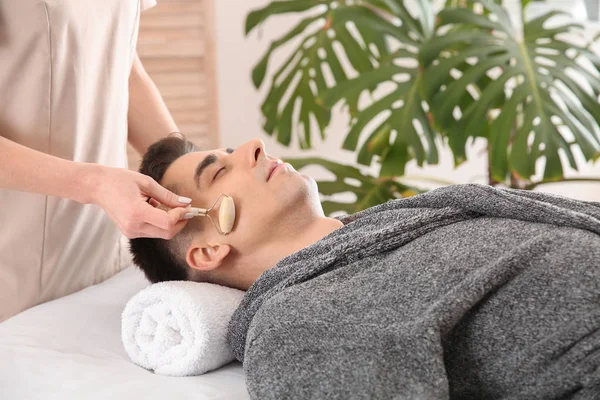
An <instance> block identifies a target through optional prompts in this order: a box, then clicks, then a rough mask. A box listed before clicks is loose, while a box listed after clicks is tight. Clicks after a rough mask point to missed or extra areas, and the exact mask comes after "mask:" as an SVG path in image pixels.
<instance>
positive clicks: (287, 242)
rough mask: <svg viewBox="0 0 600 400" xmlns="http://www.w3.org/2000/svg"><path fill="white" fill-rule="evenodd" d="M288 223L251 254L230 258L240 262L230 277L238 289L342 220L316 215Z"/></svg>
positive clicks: (246, 288) (248, 284) (340, 224)
mask: <svg viewBox="0 0 600 400" xmlns="http://www.w3.org/2000/svg"><path fill="white" fill-rule="evenodd" d="M287 226H293V227H294V228H293V229H287V230H285V231H284V232H277V235H276V237H275V238H274V240H272V241H270V243H269V244H268V245H266V246H262V247H261V248H260V249H258V250H257V251H255V252H254V253H252V254H249V255H244V256H243V260H242V259H238V260H235V261H233V262H234V265H237V266H239V268H235V269H236V271H235V272H236V273H235V275H236V276H235V277H232V278H233V280H234V281H236V285H235V286H236V287H237V288H238V289H241V290H248V288H249V287H250V286H252V284H253V283H254V282H255V281H256V280H257V279H258V277H259V276H260V275H261V274H262V273H263V272H265V271H266V270H268V269H271V268H273V267H274V266H275V264H277V263H278V262H279V261H280V260H282V259H283V258H285V257H287V256H289V255H291V254H294V253H296V252H298V251H300V250H302V249H303V248H305V247H308V246H310V245H311V244H313V243H315V242H317V241H319V240H320V239H322V238H324V237H325V236H327V235H329V234H330V233H331V232H333V231H335V230H336V229H339V228H341V227H342V226H344V224H343V223H342V222H341V221H338V220H337V219H334V218H328V217H324V216H319V217H317V218H315V219H313V220H311V221H309V222H306V221H305V222H304V223H303V224H300V223H298V224H287Z"/></svg>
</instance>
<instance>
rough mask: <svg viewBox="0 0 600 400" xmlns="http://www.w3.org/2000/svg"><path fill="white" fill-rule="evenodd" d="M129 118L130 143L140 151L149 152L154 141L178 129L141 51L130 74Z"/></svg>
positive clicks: (136, 56)
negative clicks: (145, 64) (142, 59)
mask: <svg viewBox="0 0 600 400" xmlns="http://www.w3.org/2000/svg"><path fill="white" fill-rule="evenodd" d="M127 120H128V124H129V132H128V134H129V142H130V143H131V145H132V146H133V147H134V148H135V149H136V150H137V151H138V152H139V153H140V154H145V153H146V150H147V149H148V147H149V146H150V145H151V144H152V143H154V142H156V141H157V140H159V139H162V138H163V137H165V136H167V135H168V134H169V133H171V132H176V131H177V125H176V124H175V121H173V117H172V116H171V114H170V113H169V110H168V109H167V106H166V105H165V102H164V101H163V99H162V97H161V95H160V92H159V91H158V88H157V87H156V85H155V84H154V82H153V81H152V79H151V78H150V76H148V73H147V72H146V70H145V69H144V66H143V65H142V62H141V60H140V58H139V56H138V55H137V53H136V54H135V59H134V60H133V66H132V67H131V73H130V75H129V113H128V115H127Z"/></svg>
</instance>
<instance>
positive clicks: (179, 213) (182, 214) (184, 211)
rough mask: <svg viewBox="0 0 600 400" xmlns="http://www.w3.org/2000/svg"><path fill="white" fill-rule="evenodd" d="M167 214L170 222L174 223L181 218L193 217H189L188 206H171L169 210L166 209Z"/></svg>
mask: <svg viewBox="0 0 600 400" xmlns="http://www.w3.org/2000/svg"><path fill="white" fill-rule="evenodd" d="M167 214H168V215H169V221H171V224H175V223H177V221H179V220H182V219H190V218H193V217H191V212H190V208H189V207H177V208H172V209H170V210H169V211H167ZM186 215H188V216H189V217H186Z"/></svg>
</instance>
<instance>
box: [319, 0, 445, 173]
mask: <svg viewBox="0 0 600 400" xmlns="http://www.w3.org/2000/svg"><path fill="white" fill-rule="evenodd" d="M416 5H417V6H418V7H417V8H418V13H416V14H417V16H413V15H412V14H411V13H410V12H409V11H408V10H407V8H406V7H405V6H404V2H403V1H391V0H390V1H385V6H386V7H387V8H384V7H383V6H382V8H381V9H380V11H381V12H380V13H379V18H380V19H381V20H383V21H386V23H390V22H388V21H393V20H394V18H395V19H396V20H397V21H398V22H397V25H398V26H397V28H396V29H393V30H392V29H378V28H377V27H376V26H375V27H374V29H375V30H376V32H378V34H379V35H381V36H383V37H385V38H386V40H387V41H391V42H393V43H396V44H397V46H396V47H397V49H395V50H394V51H393V52H392V53H391V54H389V55H387V56H384V57H381V58H380V60H379V63H378V65H377V67H376V68H375V69H373V70H371V71H367V72H365V73H362V74H361V75H360V76H358V77H356V78H354V79H351V80H348V81H346V82H342V83H339V84H337V85H336V86H335V87H334V88H331V89H330V90H328V91H326V92H325V93H324V94H323V95H322V101H323V104H325V105H326V106H328V107H332V106H333V105H334V104H336V103H337V102H338V101H340V100H342V99H343V100H345V101H346V102H349V101H352V100H353V99H355V98H357V97H358V96H360V94H361V93H362V92H364V91H365V90H370V89H371V88H373V87H376V86H377V85H380V84H387V85H392V86H393V87H394V89H393V90H392V91H390V92H389V93H388V94H386V95H383V96H381V97H380V98H378V99H376V100H375V101H373V102H371V103H369V104H368V105H367V106H365V107H364V108H362V109H361V110H360V111H359V113H358V114H357V115H356V117H355V118H353V119H352V121H351V124H352V128H351V129H350V132H349V133H348V136H347V137H346V140H345V141H344V144H343V148H344V149H347V150H352V151H355V150H356V148H357V146H358V142H359V140H360V138H361V136H362V135H368V137H367V138H366V140H364V141H363V145H362V147H361V149H360V150H359V152H358V158H357V161H358V163H359V164H363V165H370V164H371V162H372V160H373V156H374V155H378V156H380V162H381V172H380V175H381V176H401V175H403V174H404V167H405V165H406V163H407V162H408V161H410V160H411V159H416V161H417V164H418V165H419V166H422V165H423V163H424V162H425V161H427V162H428V163H430V164H436V163H437V162H438V149H437V144H436V141H435V138H436V131H435V129H434V127H433V126H432V122H433V121H432V120H431V115H430V114H429V112H428V111H429V110H428V107H427V105H426V103H425V102H424V99H423V97H422V96H421V86H422V84H423V82H422V80H423V73H422V72H423V71H422V69H421V68H420V67H419V62H418V54H419V50H420V47H421V46H422V45H423V44H424V43H426V42H427V41H428V40H430V39H431V38H433V35H434V13H433V10H432V8H431V4H430V1H429V0H417V1H416ZM380 116H381V117H380ZM377 118H380V119H382V121H381V122H379V123H378V125H376V126H375V127H374V128H373V129H371V130H369V131H368V130H367V129H366V127H367V126H368V125H369V123H370V122H371V121H373V120H374V119H377ZM392 136H393V137H392Z"/></svg>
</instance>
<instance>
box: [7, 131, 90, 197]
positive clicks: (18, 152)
mask: <svg viewBox="0 0 600 400" xmlns="http://www.w3.org/2000/svg"><path fill="white" fill-rule="evenodd" d="M0 165H1V166H2V167H1V168H0V188H6V189H11V190H20V191H25V192H32V193H40V194H45V195H50V196H57V197H64V198H68V199H71V200H75V201H77V202H79V203H84V204H87V203H91V202H92V198H93V195H92V189H93V188H94V185H93V183H92V181H94V180H95V176H96V175H97V174H98V172H99V171H98V166H97V165H96V164H88V163H79V162H74V161H68V160H65V159H62V158H59V157H54V156H51V155H48V154H45V153H42V152H40V151H36V150H33V149H30V148H28V147H25V146H22V145H20V144H18V143H15V142H13V141H11V140H8V139H6V138H4V137H2V136H0Z"/></svg>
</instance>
